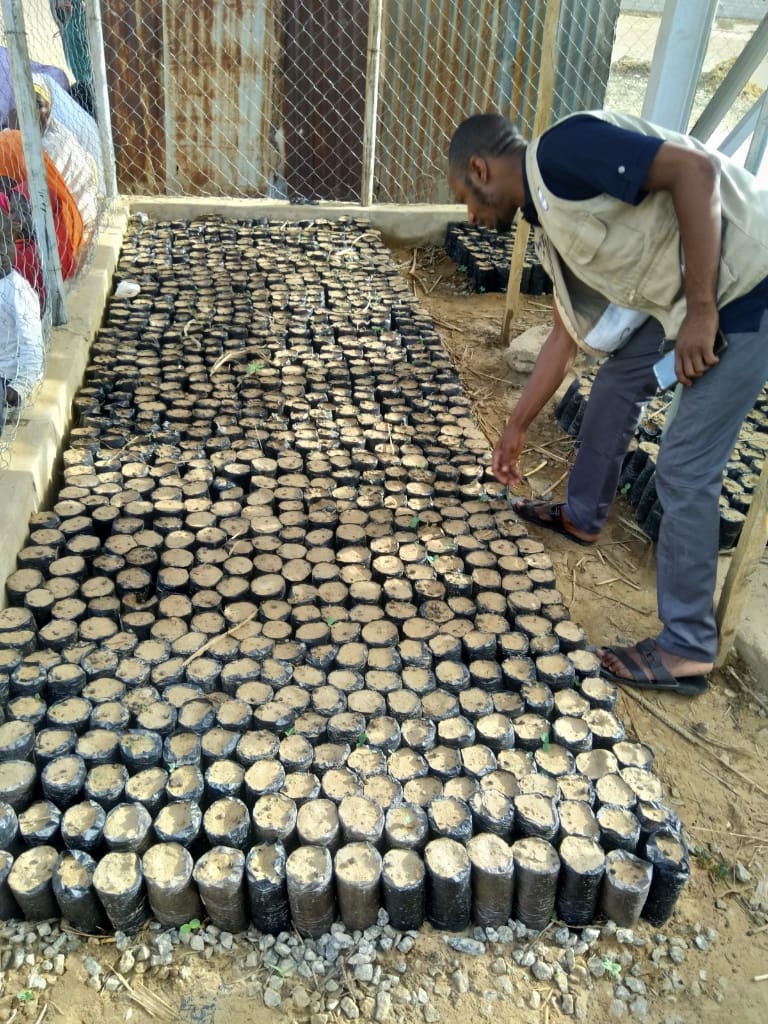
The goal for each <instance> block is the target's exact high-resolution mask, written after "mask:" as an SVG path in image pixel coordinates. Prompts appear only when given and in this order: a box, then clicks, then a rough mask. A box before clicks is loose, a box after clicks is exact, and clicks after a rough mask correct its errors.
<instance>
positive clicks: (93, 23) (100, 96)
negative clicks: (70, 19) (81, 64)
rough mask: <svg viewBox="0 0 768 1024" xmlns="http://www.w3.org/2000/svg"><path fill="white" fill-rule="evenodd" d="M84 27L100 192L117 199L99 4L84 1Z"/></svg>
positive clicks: (97, 1) (97, 2)
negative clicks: (101, 170)
mask: <svg viewBox="0 0 768 1024" xmlns="http://www.w3.org/2000/svg"><path fill="white" fill-rule="evenodd" d="M85 14H86V24H87V26H88V46H89V47H90V51H91V67H92V68H93V99H94V103H95V104H96V120H97V122H98V126H99V140H100V142H101V162H102V163H103V165H104V188H105V191H106V194H107V195H108V196H109V198H110V199H114V197H115V196H116V195H117V169H116V166H115V144H114V140H113V138H112V116H111V114H110V112H109V90H108V89H107V62H106V59H105V57H104V29H103V26H102V23H101V4H100V2H99V0H88V2H87V4H86V8H85Z"/></svg>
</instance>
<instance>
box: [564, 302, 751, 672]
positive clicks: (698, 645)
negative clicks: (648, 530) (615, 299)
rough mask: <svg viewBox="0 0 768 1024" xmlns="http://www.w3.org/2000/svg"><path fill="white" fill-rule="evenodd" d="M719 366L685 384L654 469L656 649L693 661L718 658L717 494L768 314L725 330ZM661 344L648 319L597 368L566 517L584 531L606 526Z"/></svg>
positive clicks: (745, 407)
mask: <svg viewBox="0 0 768 1024" xmlns="http://www.w3.org/2000/svg"><path fill="white" fill-rule="evenodd" d="M728 342H729V344H728V348H727V349H726V351H725V352H724V353H723V354H722V356H721V358H720V362H719V363H718V364H717V365H716V366H714V367H712V369H710V370H709V371H708V372H707V373H706V374H704V376H703V377H700V378H699V379H698V380H697V381H696V382H695V383H694V384H693V385H692V386H691V387H690V388H684V389H683V394H682V400H681V402H680V407H679V409H678V412H677V415H676V416H675V418H674V420H673V421H672V424H671V425H670V427H669V429H668V430H667V432H666V434H665V436H664V439H663V442H662V445H661V449H660V452H659V461H658V466H657V472H656V490H657V493H658V497H659V501H660V502H661V506H662V508H663V510H664V515H663V517H662V520H661V529H660V532H659V540H658V547H657V553H656V558H657V601H658V609H659V618H660V619H661V622H662V625H663V629H662V631H661V633H660V634H659V636H658V637H657V640H658V643H659V646H660V647H661V648H662V649H663V650H665V651H668V652H669V653H671V654H676V655H680V656H681V657H685V658H691V659H693V660H695V661H712V660H713V659H714V657H715V654H716V653H717V627H716V624H715V615H714V607H713V596H714V589H715V579H716V574H717V554H718V536H719V521H720V512H719V504H718V501H719V496H720V490H721V487H722V475H723V469H724V468H725V464H726V462H727V461H728V458H729V456H730V454H731V451H732V450H733V446H734V444H735V442H736V439H737V437H738V435H739V430H740V429H741V424H742V422H743V420H744V417H745V416H746V415H747V413H748V412H749V411H750V409H751V408H752V407H753V405H754V404H755V400H756V398H757V396H758V395H759V394H760V391H761V389H762V387H763V384H764V383H765V381H766V379H768V311H766V312H765V313H764V314H763V319H762V322H761V324H760V327H759V329H758V330H756V331H754V332H750V333H741V334H729V335H728ZM667 348H669V344H668V343H666V342H665V341H664V338H663V334H662V330H661V327H660V325H659V324H658V322H657V321H655V320H648V321H646V323H645V324H643V325H642V326H641V327H640V328H639V329H638V330H637V331H636V333H635V334H634V335H633V336H632V338H630V340H629V341H628V342H627V343H626V345H624V347H623V348H621V349H619V351H618V352H616V353H615V354H614V355H613V356H611V357H610V358H609V359H607V360H606V361H605V362H604V363H603V365H602V366H601V367H600V369H599V370H598V372H597V375H596V377H595V382H594V385H593V387H592V392H591V394H590V398H589V402H588V404H587V408H586V411H585V413H584V419H583V420H582V425H581V431H580V433H579V442H580V445H579V450H578V454H577V456H576V461H575V462H574V465H573V469H572V471H571V475H570V479H569V481H568V498H567V501H566V505H565V511H566V514H567V516H568V518H569V519H570V520H571V522H572V523H573V524H574V525H575V526H577V527H578V528H579V529H581V530H585V531H587V532H588V533H598V532H599V531H600V530H601V529H602V527H603V526H604V525H605V521H606V519H607V517H608V511H609V509H610V506H611V502H612V501H613V498H614V496H615V494H616V488H617V485H618V481H619V476H620V474H621V466H622V462H623V458H624V455H625V453H626V451H627V447H628V445H629V442H630V439H631V437H632V435H633V433H634V432H635V429H636V428H637V425H638V422H639V420H640V416H641V413H642V409H643V405H644V404H645V403H646V402H647V401H648V400H649V399H650V398H651V397H652V396H653V395H654V393H655V391H656V380H655V378H654V375H653V369H652V367H653V364H654V363H655V362H656V361H657V360H658V359H659V358H660V357H661V355H662V354H663V353H664V352H665V351H666V350H667Z"/></svg>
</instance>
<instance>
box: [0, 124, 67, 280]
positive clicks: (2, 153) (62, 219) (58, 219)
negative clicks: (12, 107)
mask: <svg viewBox="0 0 768 1024" xmlns="http://www.w3.org/2000/svg"><path fill="white" fill-rule="evenodd" d="M43 161H44V164H45V172H46V176H47V179H48V194H49V196H50V199H51V209H52V212H53V225H54V230H55V232H56V243H57V247H58V250H59V259H60V260H61V273H62V276H63V277H64V278H65V279H67V278H70V277H73V276H74V275H75V273H76V272H77V267H78V260H79V257H80V252H81V249H82V246H83V218H82V216H81V214H80V211H79V210H78V208H77V203H76V202H75V199H74V197H73V195H72V193H71V192H70V191H69V189H68V188H67V184H66V182H65V180H64V178H63V177H62V175H61V174H60V173H59V171H58V170H57V169H56V165H55V164H54V162H53V161H52V160H51V158H50V157H49V156H48V154H47V153H43ZM0 177H5V178H10V179H11V180H12V181H14V182H16V184H17V185H22V184H23V185H25V186H26V187H27V188H28V183H27V164H26V161H25V159H24V149H23V146H22V143H21V132H18V131H11V130H10V129H6V130H5V131H1V132H0Z"/></svg>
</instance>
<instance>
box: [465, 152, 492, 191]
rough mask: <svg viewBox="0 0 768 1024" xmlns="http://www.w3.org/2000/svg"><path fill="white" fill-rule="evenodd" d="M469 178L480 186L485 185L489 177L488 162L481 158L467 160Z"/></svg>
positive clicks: (474, 157) (473, 157)
mask: <svg viewBox="0 0 768 1024" xmlns="http://www.w3.org/2000/svg"><path fill="white" fill-rule="evenodd" d="M469 176H470V178H471V179H472V181H475V182H477V183H478V184H480V185H487V184H488V179H489V177H490V168H489V167H488V161H487V160H486V159H485V158H484V157H482V156H472V157H470V158H469Z"/></svg>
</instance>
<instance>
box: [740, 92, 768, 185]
mask: <svg viewBox="0 0 768 1024" xmlns="http://www.w3.org/2000/svg"><path fill="white" fill-rule="evenodd" d="M766 146H768V89H767V90H766V91H765V92H764V93H763V95H762V98H761V99H760V106H759V107H758V110H757V124H756V125H755V130H754V132H753V133H752V141H751V142H750V144H749V150H748V151H747V158H746V160H745V161H744V166H745V167H746V169H747V170H748V171H751V172H752V173H753V174H757V172H758V171H759V170H760V165H761V164H762V162H763V157H764V156H765V150H766Z"/></svg>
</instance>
